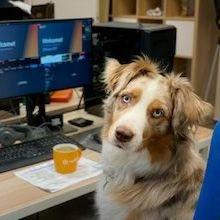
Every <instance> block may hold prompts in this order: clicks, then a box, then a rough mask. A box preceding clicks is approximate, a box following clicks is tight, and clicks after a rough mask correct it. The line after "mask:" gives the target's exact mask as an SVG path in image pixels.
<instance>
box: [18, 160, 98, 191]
mask: <svg viewBox="0 0 220 220" xmlns="http://www.w3.org/2000/svg"><path fill="white" fill-rule="evenodd" d="M101 173H102V169H101V165H100V164H99V163H97V162H94V161H92V160H89V159H86V158H81V159H80V161H79V162H78V168H77V171H75V172H74V173H72V174H65V175H62V174H59V173H57V172H56V171H55V170H54V163H53V160H50V161H47V162H45V163H42V164H39V165H33V166H31V167H29V168H26V169H23V170H20V171H17V172H15V173H14V174H15V175H16V176H17V177H19V178H21V179H23V180H25V181H27V182H29V183H31V184H33V185H34V186H37V187H39V188H41V189H43V190H46V191H48V192H57V191H59V190H61V189H63V188H65V187H68V186H70V185H73V184H76V183H79V182H82V181H83V180H86V179H89V178H92V177H96V176H98V175H100V174H101Z"/></svg>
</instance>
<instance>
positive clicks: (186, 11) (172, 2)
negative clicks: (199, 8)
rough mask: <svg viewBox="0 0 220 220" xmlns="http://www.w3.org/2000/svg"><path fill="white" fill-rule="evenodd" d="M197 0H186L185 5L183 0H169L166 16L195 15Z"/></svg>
mask: <svg viewBox="0 0 220 220" xmlns="http://www.w3.org/2000/svg"><path fill="white" fill-rule="evenodd" d="M195 1H197V0H190V1H185V2H186V3H185V7H184V6H183V5H182V4H181V1H177V0H167V1H166V16H167V17H187V16H189V17H194V15H195Z"/></svg>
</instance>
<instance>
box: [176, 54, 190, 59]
mask: <svg viewBox="0 0 220 220" xmlns="http://www.w3.org/2000/svg"><path fill="white" fill-rule="evenodd" d="M175 58H179V59H193V57H192V56H180V55H176V56H175Z"/></svg>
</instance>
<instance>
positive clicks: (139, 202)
mask: <svg viewBox="0 0 220 220" xmlns="http://www.w3.org/2000/svg"><path fill="white" fill-rule="evenodd" d="M104 75H105V83H106V90H107V93H108V97H107V99H106V100H105V103H104V112H105V116H104V127H103V131H102V140H103V150H102V159H101V161H102V165H103V175H102V177H101V179H100V181H99V184H98V187H97V193H96V203H97V207H98V212H99V216H100V219H101V220H191V219H192V218H193V214H194V209H195V205H196V201H197V197H198V194H199V191H200V186H201V183H202V180H203V171H204V161H203V159H202V158H201V157H200V155H199V152H198V151H197V150H196V148H195V147H194V144H193V135H194V130H195V128H196V126H198V125H199V124H201V123H203V122H205V121H206V120H208V119H209V118H210V117H212V112H213V108H212V105H211V104H209V103H207V102H205V101H202V100H201V99H200V98H199V97H198V96H197V95H196V94H195V93H194V92H193V89H192V87H191V85H190V83H189V82H188V81H187V79H185V78H183V77H181V76H180V75H175V74H174V73H170V74H163V73H161V72H160V69H159V68H158V66H157V64H155V63H154V62H152V61H151V60H149V59H148V58H146V57H138V58H137V59H136V60H134V62H131V63H129V64H123V65H122V64H120V63H119V62H118V61H117V60H115V59H108V61H107V62H106V69H105V71H104Z"/></svg>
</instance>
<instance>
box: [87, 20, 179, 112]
mask: <svg viewBox="0 0 220 220" xmlns="http://www.w3.org/2000/svg"><path fill="white" fill-rule="evenodd" d="M175 48H176V28H175V27H174V26H171V25H162V24H137V23H135V24H132V23H122V22H107V23H100V24H96V25H94V27H93V84H92V86H90V87H86V88H85V107H86V109H88V107H90V106H92V105H96V104H98V103H100V102H101V101H102V99H103V97H104V95H105V92H104V85H103V83H102V73H103V70H104V65H105V59H106V57H111V58H115V59H117V60H119V62H120V63H122V64H123V63H128V62H131V61H132V60H133V59H134V58H135V57H136V56H137V55H146V56H148V57H149V58H150V59H152V60H154V61H156V62H158V63H159V64H160V67H161V69H162V70H163V71H166V72H170V71H172V68H173V61H174V55H175Z"/></svg>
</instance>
